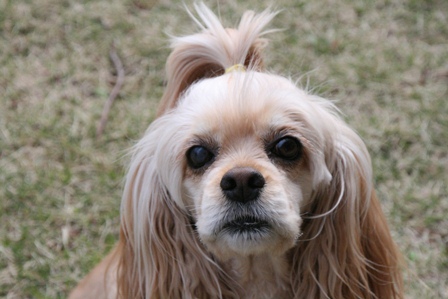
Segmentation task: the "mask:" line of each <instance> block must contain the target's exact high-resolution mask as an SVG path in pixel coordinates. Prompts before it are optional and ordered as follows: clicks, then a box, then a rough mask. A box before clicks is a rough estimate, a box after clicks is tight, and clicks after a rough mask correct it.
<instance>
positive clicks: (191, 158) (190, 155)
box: [187, 145, 214, 169]
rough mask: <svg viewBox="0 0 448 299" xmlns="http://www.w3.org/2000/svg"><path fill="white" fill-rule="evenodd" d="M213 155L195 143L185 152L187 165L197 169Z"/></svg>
mask: <svg viewBox="0 0 448 299" xmlns="http://www.w3.org/2000/svg"><path fill="white" fill-rule="evenodd" d="M213 157H214V155H213V153H212V152H210V151H209V150H208V149H207V148H205V147H203V146H200V145H197V146H193V147H192V148H190V149H189V150H188V152H187V160H188V165H190V167H191V168H194V169H198V168H201V167H203V166H204V165H205V164H207V163H208V162H210V161H211V160H212V159H213Z"/></svg>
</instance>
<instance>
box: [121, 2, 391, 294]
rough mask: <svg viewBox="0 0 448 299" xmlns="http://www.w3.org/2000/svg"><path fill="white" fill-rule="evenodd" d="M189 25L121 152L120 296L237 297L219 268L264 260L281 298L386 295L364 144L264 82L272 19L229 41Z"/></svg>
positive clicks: (332, 119) (308, 98)
mask: <svg viewBox="0 0 448 299" xmlns="http://www.w3.org/2000/svg"><path fill="white" fill-rule="evenodd" d="M197 11H198V14H199V15H200V17H201V19H202V21H203V22H204V23H205V26H203V32H202V33H199V34H195V35H191V36H187V37H183V38H178V39H175V40H174V43H173V47H174V50H173V52H172V54H171V55H170V57H169V59H168V63H167V76H168V84H167V89H166V92H165V94H164V97H163V99H162V102H161V106H160V109H159V115H158V118H157V119H156V120H155V121H154V122H153V123H152V124H151V126H150V127H149V129H148V131H147V132H146V134H145V136H144V137H143V138H142V139H141V140H140V142H139V143H138V144H137V145H136V146H135V147H134V152H133V156H132V160H131V164H130V168H129V172H128V177H127V180H126V186H125V190H124V195H123V202H122V230H121V232H122V235H121V240H122V242H121V243H120V244H121V246H122V248H121V252H122V258H121V263H120V269H121V279H120V280H119V288H120V289H121V292H122V293H123V294H124V295H125V297H140V296H143V295H144V294H146V295H147V296H149V297H161V298H170V297H171V298H172V297H179V296H185V294H193V295H192V296H193V297H199V298H202V297H206V298H210V297H222V296H229V297H232V296H235V297H238V294H236V293H235V292H236V291H235V289H234V288H232V284H234V283H235V282H234V280H233V278H232V277H231V275H230V274H229V273H225V271H223V270H222V268H221V267H220V265H219V263H220V262H221V261H226V260H228V259H230V258H232V257H235V256H248V255H257V254H268V255H276V256H280V255H284V256H285V257H287V258H288V260H289V263H290V269H289V271H290V276H291V277H290V281H291V293H294V294H300V295H303V296H304V297H306V298H317V297H322V296H323V295H322V294H326V295H325V296H327V294H330V295H329V296H330V297H334V298H352V297H353V298H355V297H370V295H371V294H376V295H378V296H379V297H380V298H386V297H388V298H389V297H391V296H390V294H396V293H395V287H394V282H397V283H398V282H399V274H398V272H397V269H396V254H395V251H394V250H395V249H394V245H393V242H392V240H391V239H390V235H389V232H388V230H387V224H386V222H385V220H384V217H383V215H382V213H381V210H380V208H379V206H378V202H377V200H376V198H375V197H374V193H373V189H372V182H371V181H372V178H371V166H370V158H369V155H368V153H367V150H366V148H365V146H364V144H363V142H362V141H361V139H360V138H359V137H358V136H357V134H356V133H354V131H353V130H351V129H350V128H349V127H348V126H347V125H346V124H345V123H344V122H343V121H342V120H341V119H340V118H339V117H338V116H337V112H336V109H335V107H334V106H333V104H332V103H331V102H329V101H327V100H325V99H322V98H319V97H316V96H312V95H310V94H308V93H307V92H306V91H304V90H301V89H299V88H297V87H296V86H295V84H294V83H292V82H291V81H290V80H288V79H286V78H283V77H280V76H276V75H273V74H269V73H267V72H264V71H263V63H262V59H261V49H262V48H263V46H264V45H265V41H264V40H263V39H261V38H260V35H261V34H262V29H263V27H264V26H265V25H266V24H267V23H268V22H269V21H270V20H271V19H272V17H273V16H274V15H273V14H271V13H269V12H265V13H262V14H260V15H255V14H253V13H251V12H248V13H246V14H245V15H244V16H243V18H242V20H241V23H240V26H239V28H238V29H237V30H228V29H225V28H223V27H222V25H221V24H220V22H219V21H218V19H217V18H216V17H215V16H214V15H213V14H212V13H211V12H210V11H209V10H208V9H207V8H206V7H205V6H200V7H198V9H197ZM198 23H199V21H198ZM226 69H227V71H226ZM372 272H373V274H372ZM167 280H170V283H169V285H167V282H166V281H167ZM384 281H387V282H388V283H390V284H391V285H389V286H388V287H384V286H383V285H384V283H383V282H384Z"/></svg>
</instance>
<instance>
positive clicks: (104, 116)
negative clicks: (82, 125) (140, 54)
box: [96, 44, 124, 139]
mask: <svg viewBox="0 0 448 299" xmlns="http://www.w3.org/2000/svg"><path fill="white" fill-rule="evenodd" d="M109 56H110V59H111V60H112V62H113V64H114V67H115V70H116V71H117V80H116V81H115V85H114V88H113V89H112V92H111V93H110V95H109V98H108V99H107V101H106V103H105V104H104V107H103V112H102V113H101V120H100V122H99V124H98V126H97V128H96V137H97V139H98V138H100V137H101V135H102V134H103V131H104V128H105V127H106V123H107V120H108V118H109V112H110V109H111V107H112V104H113V103H114V101H115V98H116V97H117V96H118V94H119V93H120V90H121V87H122V86H123V82H124V68H123V63H122V62H121V60H120V57H119V56H118V54H117V51H116V50H115V46H114V44H112V49H111V50H110V52H109Z"/></svg>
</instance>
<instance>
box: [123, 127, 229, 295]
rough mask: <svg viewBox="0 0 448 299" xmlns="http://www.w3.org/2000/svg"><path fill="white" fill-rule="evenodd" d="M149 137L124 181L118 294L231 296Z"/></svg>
mask: <svg viewBox="0 0 448 299" xmlns="http://www.w3.org/2000/svg"><path fill="white" fill-rule="evenodd" d="M154 139H156V138H155V137H154V136H151V132H150V133H149V137H148V138H143V139H142V141H141V142H140V143H139V144H137V146H136V147H135V151H134V154H133V157H132V159H131V163H130V168H129V172H128V175H127V179H126V184H125V189H124V194H123V199H122V207H121V213H122V215H121V233H120V242H119V245H118V249H117V254H118V259H119V270H118V279H117V280H118V292H119V295H120V296H121V297H120V298H220V297H222V296H230V295H231V293H232V291H231V289H230V287H228V286H230V285H231V283H230V282H229V278H228V277H226V276H225V275H224V274H223V273H224V272H222V271H221V269H220V268H219V266H218V265H217V264H216V263H215V262H214V260H213V259H212V258H211V257H210V256H208V255H207V253H206V252H205V250H204V249H203V245H202V244H201V243H200V241H199V239H198V238H197V236H195V234H196V232H195V230H194V227H193V225H192V224H191V222H190V220H189V217H188V215H187V214H186V212H185V211H184V210H183V209H182V208H181V207H179V206H178V204H176V203H175V201H173V200H172V198H171V195H170V190H169V189H168V186H167V185H166V184H164V183H163V182H162V179H161V177H163V175H164V174H161V173H160V171H159V170H160V169H159V168H158V165H157V159H156V157H157V155H158V153H157V151H156V149H155V146H156V145H155V143H157V142H154V143H151V142H149V141H148V140H154ZM165 166H166V167H167V169H169V170H170V169H173V168H175V166H168V165H165ZM177 185H178V186H179V188H180V186H181V182H178V184H177ZM172 192H173V193H176V190H172ZM226 283H227V285H226ZM227 290H230V291H227Z"/></svg>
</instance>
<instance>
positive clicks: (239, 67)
mask: <svg viewBox="0 0 448 299" xmlns="http://www.w3.org/2000/svg"><path fill="white" fill-rule="evenodd" d="M233 71H240V72H245V71H246V67H245V66H244V65H242V64H235V65H232V66H231V67H229V68H226V74H227V73H230V72H233Z"/></svg>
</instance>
